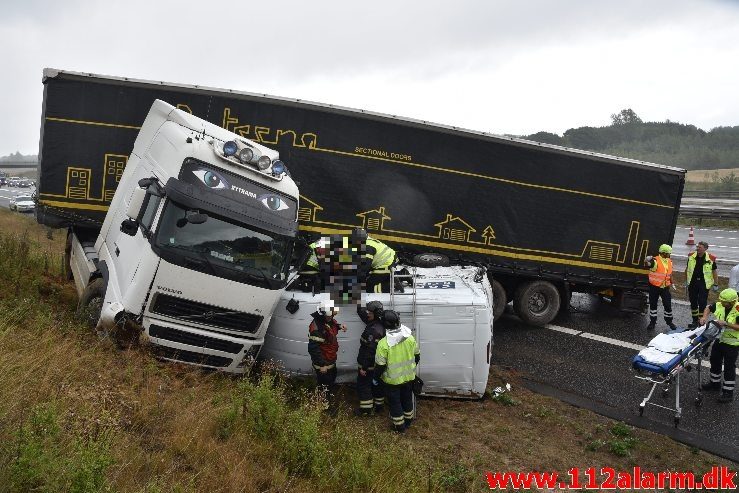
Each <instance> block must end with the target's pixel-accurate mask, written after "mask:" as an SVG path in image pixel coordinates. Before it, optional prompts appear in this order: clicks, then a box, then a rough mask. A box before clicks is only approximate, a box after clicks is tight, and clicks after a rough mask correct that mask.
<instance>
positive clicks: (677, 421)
mask: <svg viewBox="0 0 739 493" xmlns="http://www.w3.org/2000/svg"><path fill="white" fill-rule="evenodd" d="M679 425H680V418H679V417H678V416H675V428H677V427H678V426H679Z"/></svg>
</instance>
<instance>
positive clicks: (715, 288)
mask: <svg viewBox="0 0 739 493" xmlns="http://www.w3.org/2000/svg"><path fill="white" fill-rule="evenodd" d="M711 289H712V290H713V292H714V293H718V284H714V285H713V286H712V287H711Z"/></svg>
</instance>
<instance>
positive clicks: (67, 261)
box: [64, 230, 72, 281]
mask: <svg viewBox="0 0 739 493" xmlns="http://www.w3.org/2000/svg"><path fill="white" fill-rule="evenodd" d="M64 276H65V277H66V278H67V281H71V280H72V230H69V231H68V232H67V242H66V243H65V244H64Z"/></svg>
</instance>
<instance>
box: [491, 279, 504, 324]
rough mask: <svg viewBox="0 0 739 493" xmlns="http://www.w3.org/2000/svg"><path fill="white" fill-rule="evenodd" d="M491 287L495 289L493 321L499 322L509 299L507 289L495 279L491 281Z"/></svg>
mask: <svg viewBox="0 0 739 493" xmlns="http://www.w3.org/2000/svg"><path fill="white" fill-rule="evenodd" d="M490 285H491V286H492V288H493V319H494V320H498V319H499V318H500V316H501V315H503V312H504V311H505V306H506V305H507V304H508V297H507V296H506V294H505V289H503V286H502V285H501V284H500V283H499V282H498V281H496V280H495V279H493V280H491V281H490Z"/></svg>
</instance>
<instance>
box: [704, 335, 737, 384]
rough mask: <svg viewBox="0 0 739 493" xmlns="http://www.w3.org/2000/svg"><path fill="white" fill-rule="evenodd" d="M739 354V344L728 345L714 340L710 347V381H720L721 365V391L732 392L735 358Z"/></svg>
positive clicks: (734, 378)
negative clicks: (711, 347)
mask: <svg viewBox="0 0 739 493" xmlns="http://www.w3.org/2000/svg"><path fill="white" fill-rule="evenodd" d="M737 356H739V346H730V345H729V344H724V343H721V342H714V343H713V349H711V382H714V383H718V382H720V381H721V367H722V366H723V369H724V384H723V386H722V387H721V390H722V391H723V392H734V387H735V385H736V360H737Z"/></svg>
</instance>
